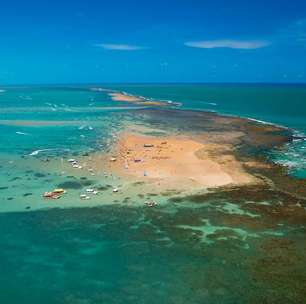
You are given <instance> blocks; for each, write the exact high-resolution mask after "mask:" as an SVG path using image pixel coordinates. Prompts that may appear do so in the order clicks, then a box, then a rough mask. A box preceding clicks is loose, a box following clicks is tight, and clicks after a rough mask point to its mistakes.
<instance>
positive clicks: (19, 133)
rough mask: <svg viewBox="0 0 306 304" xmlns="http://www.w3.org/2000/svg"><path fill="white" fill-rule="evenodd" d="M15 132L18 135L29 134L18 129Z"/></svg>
mask: <svg viewBox="0 0 306 304" xmlns="http://www.w3.org/2000/svg"><path fill="white" fill-rule="evenodd" d="M16 134H18V135H30V134H29V133H24V132H20V131H17V132H16Z"/></svg>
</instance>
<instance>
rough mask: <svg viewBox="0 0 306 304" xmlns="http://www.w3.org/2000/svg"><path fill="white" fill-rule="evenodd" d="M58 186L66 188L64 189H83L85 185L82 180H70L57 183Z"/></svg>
mask: <svg viewBox="0 0 306 304" xmlns="http://www.w3.org/2000/svg"><path fill="white" fill-rule="evenodd" d="M57 187H58V188H64V189H75V190H78V189H82V188H83V185H82V184H81V183H80V182H77V181H69V182H63V183H60V184H58V185H57Z"/></svg>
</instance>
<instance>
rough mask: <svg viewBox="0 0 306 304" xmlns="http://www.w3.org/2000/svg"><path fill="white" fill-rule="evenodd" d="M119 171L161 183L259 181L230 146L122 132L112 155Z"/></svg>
mask: <svg viewBox="0 0 306 304" xmlns="http://www.w3.org/2000/svg"><path fill="white" fill-rule="evenodd" d="M109 163H110V165H109V166H110V170H111V171H112V172H114V173H115V174H117V175H119V176H121V177H126V178H134V179H137V180H140V181H144V182H148V183H156V184H158V185H159V186H161V187H163V186H165V187H171V188H175V189H182V188H184V190H187V189H189V188H190V187H196V188H199V187H204V188H209V187H220V186H225V185H246V184H254V183H258V182H259V181H258V180H257V179H256V178H255V177H253V176H252V175H250V174H248V173H247V172H245V171H244V169H243V166H242V164H241V163H240V162H239V161H238V160H237V159H236V158H235V156H234V155H233V154H232V153H231V147H230V145H221V144H212V143H206V144H205V143H200V142H197V141H195V140H193V139H190V138H188V137H176V136H173V137H171V136H170V137H153V136H146V135H141V134H135V133H134V134H133V133H126V132H125V133H122V134H121V135H120V137H119V139H118V142H117V143H116V144H115V146H114V150H113V151H112V153H111V155H110V156H109Z"/></svg>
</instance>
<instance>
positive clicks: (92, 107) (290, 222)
mask: <svg viewBox="0 0 306 304" xmlns="http://www.w3.org/2000/svg"><path fill="white" fill-rule="evenodd" d="M109 87H111V88H113V89H118V90H125V91H127V92H131V93H134V94H137V95H144V96H145V97H153V98H156V99H173V100H175V101H179V102H182V106H181V108H183V109H184V108H189V109H195V108H200V109H202V110H217V111H220V112H225V113H231V114H235V115H243V116H252V117H253V118H256V119H262V120H268V121H271V122H274V123H280V124H284V125H287V126H288V127H291V128H296V129H297V130H299V131H300V132H303V131H305V129H303V128H304V127H305V126H304V120H303V119H304V117H305V116H304V114H305V112H303V111H304V110H303V109H304V108H302V106H303V105H304V104H302V103H301V101H302V100H304V95H305V94H306V93H305V90H306V89H305V88H304V87H286V86H285V87H281V88H278V87H274V86H272V87H269V86H268V87H266V86H262V87H258V86H254V87H245V86H242V87H237V86H223V87H222V86H221V87H220V86H203V85H200V86H172V85H169V86H149V85H147V86H131V85H130V86H114V85H113V86H111V85H110V86H109ZM6 90H7V91H6V92H4V93H0V105H1V106H0V170H1V171H0V231H1V233H0V246H1V250H0V270H1V274H0V303H31V304H32V303H48V304H49V303H50V304H53V303H82V304H83V303H176V304H177V303H191V304H193V303H212V304H214V303H216V304H217V303H225V304H228V303H286V304H287V303H303V301H304V299H305V297H306V292H305V287H304V282H305V281H306V271H305V261H306V259H305V258H306V257H305V252H306V250H305V249H306V248H305V233H306V230H305V221H306V209H305V208H306V203H305V201H304V200H303V199H298V198H295V197H292V196H290V195H287V196H286V195H285V194H282V193H279V192H273V191H263V190H262V191H261V190H260V189H259V190H258V191H257V192H256V193H254V192H252V191H247V190H245V191H244V190H241V189H240V190H237V191H236V192H235V191H232V192H231V193H229V194H224V195H223V194H218V195H216V196H214V195H212V196H209V197H206V196H205V195H204V194H203V195H198V196H196V195H193V196H189V197H181V196H180V195H179V193H170V194H166V195H165V194H164V195H163V196H158V197H157V199H158V202H159V205H158V207H157V208H144V207H143V201H144V200H145V199H149V198H150V195H149V193H147V194H143V193H142V192H141V191H142V189H143V188H142V185H133V187H130V185H128V186H129V187H130V188H131V189H132V190H131V191H129V192H128V190H127V189H128V187H127V186H126V185H125V183H124V181H122V180H120V179H118V178H117V177H115V176H111V175H109V176H105V174H104V170H100V171H99V172H95V173H94V174H95V175H92V174H91V173H90V172H88V171H86V172H85V171H83V170H78V169H71V166H70V165H69V163H68V161H67V159H68V158H71V157H72V158H77V159H81V157H82V155H84V154H85V155H87V153H91V152H93V151H97V150H98V151H100V150H102V151H107V150H108V149H109V147H110V145H111V143H112V141H113V140H114V139H116V138H115V137H114V136H116V133H117V132H119V131H120V130H121V129H122V128H124V127H125V126H126V125H128V124H129V123H131V122H133V123H135V122H136V120H135V117H136V116H135V115H136V114H135V113H136V112H137V109H136V107H133V106H131V105H129V104H123V103H118V102H113V101H112V100H111V99H110V98H109V96H108V95H107V93H106V92H97V91H92V90H90V86H82V87H68V88H67V87H66V88H63V87H60V88H56V87H48V88H40V87H26V88H6ZM239 92H240V93H239ZM250 96H252V97H251V98H250ZM264 98H266V100H265V99H264ZM288 99H290V100H292V103H291V104H295V106H294V107H292V108H290V109H287V110H286V109H283V105H285V104H286V101H288ZM245 100H248V103H246V102H245ZM267 100H268V101H269V106H267ZM277 102H279V104H278V106H276V107H275V104H277ZM273 106H274V108H275V109H276V108H277V111H274V110H273ZM297 106H300V107H301V109H300V110H298V111H297V110H296V109H297ZM141 113H142V114H141V115H138V114H137V119H138V120H139V121H141V122H142V123H145V126H146V127H148V128H149V127H150V126H151V127H152V126H153V127H158V126H159V125H160V119H163V120H164V121H163V123H164V124H163V126H167V130H169V132H173V131H174V132H182V131H184V132H185V131H190V129H193V130H196V129H197V128H198V130H200V131H203V130H209V128H210V127H211V124H210V122H209V121H207V122H205V124H204V125H203V122H202V121H201V120H200V119H199V121H197V120H194V121H193V123H191V122H190V123H189V124H188V120H187V121H186V122H187V123H186V124H185V125H184V126H183V127H181V129H175V121H176V117H168V118H167V119H166V120H165V119H164V118H163V117H161V116H160V115H159V113H158V112H157V114H155V116H154V115H152V116H151V117H149V119H148V116H147V115H146V112H145V111H142V112H141ZM273 113H274V114H273ZM272 114H273V115H274V116H273V115H272ZM176 115H181V117H180V119H185V116H186V117H188V115H190V114H188V115H185V114H184V113H183V112H182V113H181V114H179V113H178V112H176ZM184 115H185V116H184ZM139 116H140V117H139ZM164 116H165V117H167V115H164ZM1 122H2V123H1ZM199 122H201V123H199ZM139 127H140V128H143V125H140V126H139ZM143 130H145V128H143ZM162 131H164V130H162ZM220 131H222V130H220ZM146 132H150V129H147V130H146ZM297 144H298V145H303V142H302V141H298V143H297ZM284 151H285V153H286V154H285V155H286V156H285V157H281V156H282V155H283V154H282V153H284ZM304 151H305V146H304V147H303V146H302V147H298V148H297V149H296V146H295V145H292V144H289V145H288V146H287V147H284V148H283V150H281V151H278V152H273V154H272V155H271V157H273V159H274V160H276V159H277V160H278V161H280V162H281V161H283V162H284V163H287V162H288V161H293V157H295V161H296V162H297V164H296V165H295V167H294V168H293V167H292V168H293V169H292V173H293V174H295V175H300V177H303V176H304V175H303V174H304V171H303V170H304V168H303V167H302V166H301V162H300V161H301V159H302V157H303V155H304V154H303V153H304ZM290 153H291V154H292V155H289V154H290ZM293 154H294V155H293ZM56 187H63V188H65V189H66V190H67V192H68V193H67V194H66V195H64V196H63V197H62V198H61V199H60V200H58V201H46V200H44V199H42V197H41V194H42V193H43V192H44V191H48V190H52V189H53V188H56ZM88 187H100V189H101V191H100V193H99V194H98V195H97V196H95V197H92V199H91V200H89V201H81V200H80V199H79V195H80V194H81V193H84V190H85V189H86V188H88ZM114 187H118V188H119V189H120V191H119V193H117V194H114V193H113V191H112V189H113V188H114ZM140 194H141V195H140ZM97 206H100V207H97ZM60 207H61V208H60ZM71 207H74V208H71ZM77 207H82V208H77ZM37 209H41V210H37ZM20 211H22V212H20Z"/></svg>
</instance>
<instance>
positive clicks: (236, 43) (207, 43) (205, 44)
mask: <svg viewBox="0 0 306 304" xmlns="http://www.w3.org/2000/svg"><path fill="white" fill-rule="evenodd" d="M269 44H270V43H269V42H268V41H264V40H204V41H191V42H186V43H185V45H186V46H189V47H193V48H201V49H214V48H230V49H244V50H254V49H260V48H263V47H266V46H268V45H269Z"/></svg>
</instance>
